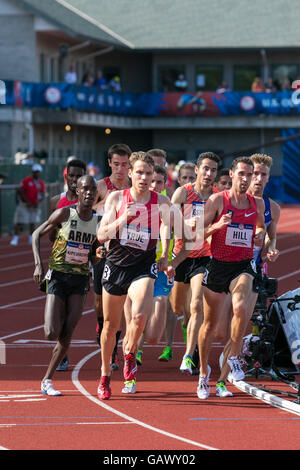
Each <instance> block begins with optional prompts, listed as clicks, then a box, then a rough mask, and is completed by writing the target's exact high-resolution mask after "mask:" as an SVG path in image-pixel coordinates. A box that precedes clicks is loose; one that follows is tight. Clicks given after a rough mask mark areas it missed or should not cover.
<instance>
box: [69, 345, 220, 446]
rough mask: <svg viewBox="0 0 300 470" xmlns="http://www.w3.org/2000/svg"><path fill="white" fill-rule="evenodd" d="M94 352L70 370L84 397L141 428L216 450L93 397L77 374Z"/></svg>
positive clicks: (76, 385) (73, 380)
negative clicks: (141, 419)
mask: <svg viewBox="0 0 300 470" xmlns="http://www.w3.org/2000/svg"><path fill="white" fill-rule="evenodd" d="M96 354H99V349H97V350H96V351H93V352H92V353H90V354H88V355H87V356H85V357H84V358H83V359H82V360H81V361H80V362H78V364H76V366H75V367H74V369H73V372H72V382H73V384H74V386H75V387H76V388H77V389H78V390H79V391H80V392H81V393H82V394H83V395H84V396H85V397H86V398H88V399H89V400H91V401H93V402H94V403H96V405H98V406H101V407H102V408H104V409H105V410H107V411H110V412H111V413H113V414H115V415H117V416H120V417H121V418H124V419H127V420H128V421H130V422H131V423H134V424H137V425H138V426H142V427H143V428H146V429H148V430H150V431H154V432H157V433H158V434H162V435H164V436H166V437H170V438H172V439H176V440H178V441H182V442H185V443H187V444H191V445H193V446H195V447H200V448H202V449H206V450H218V449H216V448H214V447H210V446H207V445H206V444H202V443H200V442H196V441H191V440H190V439H186V438H184V437H181V436H177V435H176V434H172V433H169V432H167V431H163V430H162V429H159V428H156V427H154V426H150V425H149V424H146V423H144V422H143V421H139V420H137V419H135V418H132V417H131V416H128V415H126V414H125V413H122V412H120V411H118V410H115V409H114V408H112V407H111V406H108V405H106V404H105V403H103V402H101V401H100V400H99V399H98V398H95V397H94V396H93V395H91V394H90V393H89V392H88V391H87V390H86V389H85V388H84V387H83V386H82V385H81V383H80V381H79V379H78V376H79V371H80V369H81V368H82V366H83V365H84V364H85V363H86V362H87V361H88V360H89V359H91V358H92V357H93V356H95V355H96Z"/></svg>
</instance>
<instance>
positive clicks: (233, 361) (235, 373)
mask: <svg viewBox="0 0 300 470" xmlns="http://www.w3.org/2000/svg"><path fill="white" fill-rule="evenodd" d="M227 364H228V365H229V367H230V369H231V374H232V375H231V377H232V378H233V379H234V380H236V381H239V380H243V379H244V378H245V373H244V371H243V369H242V368H241V364H240V361H239V359H238V357H237V356H231V357H229V358H228V359H227Z"/></svg>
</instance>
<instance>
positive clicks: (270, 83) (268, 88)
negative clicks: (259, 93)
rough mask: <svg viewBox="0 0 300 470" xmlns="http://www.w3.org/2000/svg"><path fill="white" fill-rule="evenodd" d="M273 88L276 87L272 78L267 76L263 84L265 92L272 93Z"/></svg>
mask: <svg viewBox="0 0 300 470" xmlns="http://www.w3.org/2000/svg"><path fill="white" fill-rule="evenodd" d="M275 88H276V87H275V86H274V83H273V78H272V77H268V80H267V83H266V84H265V92H266V93H274V91H275Z"/></svg>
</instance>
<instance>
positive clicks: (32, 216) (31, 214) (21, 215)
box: [14, 203, 41, 225]
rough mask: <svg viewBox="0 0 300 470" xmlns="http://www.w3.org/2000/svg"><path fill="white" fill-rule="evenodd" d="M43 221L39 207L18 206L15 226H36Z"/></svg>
mask: <svg viewBox="0 0 300 470" xmlns="http://www.w3.org/2000/svg"><path fill="white" fill-rule="evenodd" d="M40 221H41V211H40V208H39V207H27V205H26V204H22V203H20V204H18V205H17V208H16V211H15V214H14V224H15V225H16V224H34V225H37V224H39V223H40Z"/></svg>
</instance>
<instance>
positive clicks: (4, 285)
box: [0, 277, 34, 287]
mask: <svg viewBox="0 0 300 470" xmlns="http://www.w3.org/2000/svg"><path fill="white" fill-rule="evenodd" d="M23 282H24V283H25V282H34V281H33V278H32V277H27V279H19V280H18V281H10V282H5V283H4V284H0V287H9V286H14V285H16V284H23Z"/></svg>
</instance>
